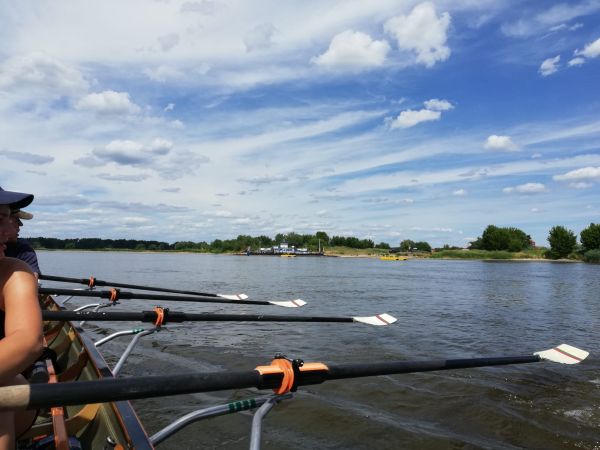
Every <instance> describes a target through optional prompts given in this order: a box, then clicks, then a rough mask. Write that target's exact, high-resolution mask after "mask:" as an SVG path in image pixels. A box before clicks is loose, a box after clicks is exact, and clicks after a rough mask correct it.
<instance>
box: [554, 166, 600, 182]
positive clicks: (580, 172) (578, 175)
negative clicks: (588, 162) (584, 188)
mask: <svg viewBox="0 0 600 450" xmlns="http://www.w3.org/2000/svg"><path fill="white" fill-rule="evenodd" d="M552 178H553V179H554V180H556V181H573V180H600V167H591V166H590V167H582V168H581V169H576V170H571V171H570V172H567V173H565V174H563V175H555V176H554V177H552Z"/></svg>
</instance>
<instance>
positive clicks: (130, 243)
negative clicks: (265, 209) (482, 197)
mask: <svg viewBox="0 0 600 450" xmlns="http://www.w3.org/2000/svg"><path fill="white" fill-rule="evenodd" d="M28 241H29V243H30V244H31V245H32V246H33V248H36V249H51V250H150V251H163V250H171V251H197V252H207V253H225V252H244V251H246V250H248V249H250V250H258V249H260V248H268V247H275V246H279V245H281V244H282V243H284V242H285V243H287V244H288V245H289V246H292V245H293V246H294V247H296V248H306V249H308V250H309V251H318V250H319V249H321V250H322V249H323V247H325V246H330V247H336V246H344V247H350V248H355V249H366V248H381V249H389V248H390V246H389V244H387V243H385V242H380V243H379V244H375V243H374V242H373V241H372V240H371V239H359V238H356V237H352V236H349V237H348V236H331V237H330V236H329V235H328V234H327V233H326V232H324V231H317V232H316V233H315V234H299V233H295V232H291V233H287V234H283V233H278V234H277V235H275V237H274V238H270V237H269V236H254V237H253V236H249V235H239V236H238V237H237V238H235V239H215V240H214V241H212V242H210V243H209V242H205V241H200V242H192V241H177V242H175V243H173V244H169V243H167V242H160V241H147V240H138V239H100V238H80V239H58V238H46V237H33V238H28Z"/></svg>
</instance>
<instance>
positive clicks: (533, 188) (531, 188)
mask: <svg viewBox="0 0 600 450" xmlns="http://www.w3.org/2000/svg"><path fill="white" fill-rule="evenodd" d="M502 192H504V193H505V194H512V193H516V194H540V193H542V192H546V186H544V185H543V184H542V183H525V184H520V185H518V186H514V187H505V188H504V189H502Z"/></svg>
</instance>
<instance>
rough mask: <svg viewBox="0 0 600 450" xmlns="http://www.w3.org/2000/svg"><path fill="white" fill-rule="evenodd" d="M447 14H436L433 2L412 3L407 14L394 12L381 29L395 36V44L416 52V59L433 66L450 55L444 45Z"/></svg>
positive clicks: (449, 19) (447, 22)
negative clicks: (399, 14)
mask: <svg viewBox="0 0 600 450" xmlns="http://www.w3.org/2000/svg"><path fill="white" fill-rule="evenodd" d="M450 21H451V18H450V14H449V13H447V12H445V13H443V14H441V15H440V16H439V17H438V16H437V15H436V11H435V6H434V5H433V3H430V2H425V3H421V4H420V5H417V6H415V7H414V9H413V10H412V11H411V13H410V14H409V15H408V16H397V17H393V18H392V19H390V20H388V21H387V22H386V23H385V26H384V29H385V31H386V32H387V33H389V34H391V35H392V36H394V37H395V38H396V41H397V43H398V48H400V49H401V50H407V51H412V52H415V53H416V55H417V59H416V61H417V63H420V64H424V65H425V66H427V67H432V66H433V65H434V64H435V63H436V62H438V61H445V60H446V59H448V58H449V57H450V48H449V47H447V46H446V40H447V31H448V27H449V26H450Z"/></svg>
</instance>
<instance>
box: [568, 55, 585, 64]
mask: <svg viewBox="0 0 600 450" xmlns="http://www.w3.org/2000/svg"><path fill="white" fill-rule="evenodd" d="M584 63H585V58H581V57H579V56H577V57H575V58H573V59H571V60H570V61H569V63H568V64H569V67H573V66H581V65H582V64H584Z"/></svg>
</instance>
